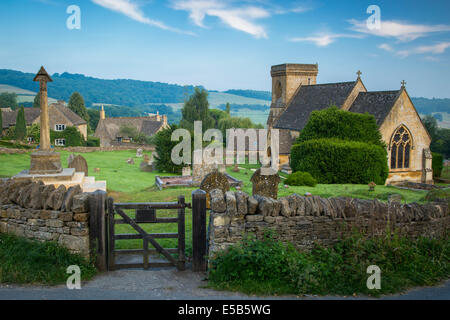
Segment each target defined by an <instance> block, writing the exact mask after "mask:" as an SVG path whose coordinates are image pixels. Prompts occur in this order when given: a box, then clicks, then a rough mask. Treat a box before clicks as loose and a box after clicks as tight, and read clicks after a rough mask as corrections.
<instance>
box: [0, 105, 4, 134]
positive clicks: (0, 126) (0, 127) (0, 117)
mask: <svg viewBox="0 0 450 320" xmlns="http://www.w3.org/2000/svg"><path fill="white" fill-rule="evenodd" d="M2 136H3V111H2V110H1V109H0V138H1V137H2Z"/></svg>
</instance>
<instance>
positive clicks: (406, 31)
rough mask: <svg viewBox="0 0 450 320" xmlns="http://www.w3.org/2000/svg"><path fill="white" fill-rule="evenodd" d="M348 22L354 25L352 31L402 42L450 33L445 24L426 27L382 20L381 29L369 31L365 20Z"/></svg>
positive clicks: (449, 28)
mask: <svg viewBox="0 0 450 320" xmlns="http://www.w3.org/2000/svg"><path fill="white" fill-rule="evenodd" d="M348 22H349V23H350V24H351V25H352V26H351V28H350V29H351V30H353V31H356V32H360V33H364V34H369V35H374V36H379V37H385V38H395V39H397V40H398V41H401V42H408V41H412V40H416V39H418V38H421V37H425V36H427V35H429V34H431V33H436V32H446V31H450V26H449V25H444V24H439V25H424V24H412V23H406V22H398V21H389V20H382V21H381V27H380V28H379V29H369V28H367V25H366V21H365V20H363V21H359V20H355V19H351V20H348Z"/></svg>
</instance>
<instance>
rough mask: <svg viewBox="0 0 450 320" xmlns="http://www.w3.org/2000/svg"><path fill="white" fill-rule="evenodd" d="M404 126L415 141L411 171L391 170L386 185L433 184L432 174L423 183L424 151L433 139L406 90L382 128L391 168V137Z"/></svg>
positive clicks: (411, 155) (411, 156)
mask: <svg viewBox="0 0 450 320" xmlns="http://www.w3.org/2000/svg"><path fill="white" fill-rule="evenodd" d="M402 124H403V125H404V126H406V127H407V128H408V130H409V131H410V132H411V136H412V139H413V149H412V150H411V153H410V166H409V169H389V176H388V179H387V181H386V183H387V184H388V183H395V182H399V181H405V180H408V181H411V182H427V183H432V177H430V176H431V174H430V175H428V177H427V178H426V179H425V180H427V181H422V171H423V152H424V149H428V148H429V147H430V143H431V139H430V136H429V135H428V132H427V131H426V129H425V127H424V126H423V124H422V121H421V120H420V117H419V115H418V114H417V111H416V109H415V108H414V105H413V104H412V102H411V99H410V98H409V96H408V94H407V92H406V90H403V91H402V93H401V95H400V97H399V98H398V100H397V102H396V103H395V105H394V107H393V108H392V109H391V112H390V113H389V114H388V116H387V117H386V119H385V121H384V122H383V124H382V125H381V126H380V132H381V135H382V137H383V141H384V142H385V143H386V145H387V147H388V150H387V151H388V165H389V167H390V164H391V155H390V148H389V144H390V141H391V137H392V134H393V133H394V132H395V130H396V129H397V128H398V127H399V126H400V125H402ZM428 166H430V164H428ZM429 169H431V168H429ZM430 180H431V181H430Z"/></svg>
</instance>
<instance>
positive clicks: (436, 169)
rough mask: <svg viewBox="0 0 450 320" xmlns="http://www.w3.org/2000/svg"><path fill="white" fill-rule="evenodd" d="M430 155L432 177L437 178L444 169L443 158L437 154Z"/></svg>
mask: <svg viewBox="0 0 450 320" xmlns="http://www.w3.org/2000/svg"><path fill="white" fill-rule="evenodd" d="M431 154H432V156H433V160H432V165H431V166H432V167H433V177H436V178H439V177H440V176H441V174H442V169H443V168H444V156H443V155H442V154H440V153H437V152H432V153H431Z"/></svg>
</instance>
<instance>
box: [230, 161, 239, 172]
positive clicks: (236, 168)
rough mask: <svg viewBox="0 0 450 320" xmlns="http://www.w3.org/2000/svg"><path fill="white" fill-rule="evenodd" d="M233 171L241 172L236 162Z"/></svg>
mask: <svg viewBox="0 0 450 320" xmlns="http://www.w3.org/2000/svg"><path fill="white" fill-rule="evenodd" d="M232 171H233V172H239V165H238V164H237V163H235V164H234V167H233V169H232Z"/></svg>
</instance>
